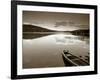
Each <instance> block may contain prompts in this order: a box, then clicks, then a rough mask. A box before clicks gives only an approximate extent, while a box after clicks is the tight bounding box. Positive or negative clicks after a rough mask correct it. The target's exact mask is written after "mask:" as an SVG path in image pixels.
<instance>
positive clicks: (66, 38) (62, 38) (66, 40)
mask: <svg viewBox="0 0 100 80" xmlns="http://www.w3.org/2000/svg"><path fill="white" fill-rule="evenodd" d="M55 40H56V43H57V44H64V45H71V44H76V43H83V42H84V43H85V44H87V43H88V42H89V39H85V37H82V36H81V37H78V36H73V35H64V34H59V35H55Z"/></svg>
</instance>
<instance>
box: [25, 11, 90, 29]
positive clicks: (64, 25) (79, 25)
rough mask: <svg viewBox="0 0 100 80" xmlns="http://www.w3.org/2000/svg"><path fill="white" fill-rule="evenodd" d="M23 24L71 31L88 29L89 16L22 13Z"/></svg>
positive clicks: (34, 12)
mask: <svg viewBox="0 0 100 80" xmlns="http://www.w3.org/2000/svg"><path fill="white" fill-rule="evenodd" d="M23 24H33V25H37V26H41V27H44V28H48V29H52V30H58V31H66V30H67V31H71V30H76V29H88V28H89V14H78V13H77V14H76V13H56V12H36V11H23Z"/></svg>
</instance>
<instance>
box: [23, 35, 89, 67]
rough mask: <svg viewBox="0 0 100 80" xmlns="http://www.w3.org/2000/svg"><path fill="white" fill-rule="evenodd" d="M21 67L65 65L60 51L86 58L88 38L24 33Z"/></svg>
mask: <svg viewBox="0 0 100 80" xmlns="http://www.w3.org/2000/svg"><path fill="white" fill-rule="evenodd" d="M23 38H24V39H23V68H40V67H61V66H65V64H64V62H63V59H62V55H61V53H62V51H63V50H69V51H70V53H72V54H74V55H76V56H79V57H81V58H82V59H87V58H88V57H87V56H89V54H88V53H89V38H88V37H86V36H76V35H72V34H41V35H40V34H37V35H33V34H24V35H23Z"/></svg>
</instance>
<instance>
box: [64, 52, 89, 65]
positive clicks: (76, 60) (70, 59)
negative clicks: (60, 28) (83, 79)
mask: <svg viewBox="0 0 100 80" xmlns="http://www.w3.org/2000/svg"><path fill="white" fill-rule="evenodd" d="M62 57H63V60H64V63H65V66H86V65H89V63H88V62H87V61H85V60H83V59H81V58H80V57H77V56H75V55H73V54H71V53H69V51H65V50H64V51H63V53H62Z"/></svg>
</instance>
